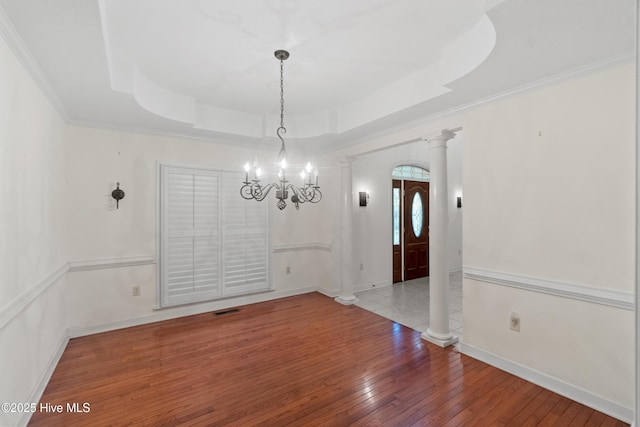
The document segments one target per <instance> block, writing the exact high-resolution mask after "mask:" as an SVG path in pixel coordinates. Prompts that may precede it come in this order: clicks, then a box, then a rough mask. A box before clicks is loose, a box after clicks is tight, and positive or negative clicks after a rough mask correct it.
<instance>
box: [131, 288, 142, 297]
mask: <svg viewBox="0 0 640 427" xmlns="http://www.w3.org/2000/svg"><path fill="white" fill-rule="evenodd" d="M131 294H132V295H133V296H134V297H139V296H140V286H134V287H133V288H131Z"/></svg>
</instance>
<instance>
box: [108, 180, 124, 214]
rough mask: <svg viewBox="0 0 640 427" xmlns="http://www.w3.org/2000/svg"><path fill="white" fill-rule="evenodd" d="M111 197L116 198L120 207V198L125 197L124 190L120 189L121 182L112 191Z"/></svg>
mask: <svg viewBox="0 0 640 427" xmlns="http://www.w3.org/2000/svg"><path fill="white" fill-rule="evenodd" d="M111 197H113V198H114V199H116V209H118V205H119V204H120V200H122V199H124V191H122V190H121V189H120V183H119V182H117V183H116V189H115V190H113V191H112V192H111Z"/></svg>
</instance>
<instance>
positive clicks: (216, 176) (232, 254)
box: [160, 166, 269, 306]
mask: <svg viewBox="0 0 640 427" xmlns="http://www.w3.org/2000/svg"><path fill="white" fill-rule="evenodd" d="M161 179H162V181H161V194H162V196H161V197H162V204H161V213H160V222H161V227H160V230H161V231H160V233H161V236H160V242H161V243H160V245H161V248H160V263H161V268H160V271H161V278H160V287H161V296H162V300H161V305H162V306H172V305H179V304H187V303H193V302H200V301H206V300H211V299H215V298H220V297H224V296H230V295H239V294H243V293H248V292H255V291H259V290H266V289H268V288H269V280H268V228H267V226H268V222H267V211H266V206H265V204H263V203H248V202H247V201H245V200H244V199H242V198H241V197H240V195H239V194H238V188H237V184H238V182H240V181H241V179H242V177H241V175H240V174H236V173H228V172H219V171H212V170H203V169H189V168H178V167H169V166H162V168H161Z"/></svg>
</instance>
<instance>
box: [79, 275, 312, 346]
mask: <svg viewBox="0 0 640 427" xmlns="http://www.w3.org/2000/svg"><path fill="white" fill-rule="evenodd" d="M311 292H315V289H314V288H313V287H311V286H309V287H305V288H298V289H294V290H290V291H283V292H261V293H257V294H251V295H245V296H240V297H235V298H229V299H224V300H217V301H209V302H203V303H200V304H191V305H187V306H179V307H174V308H171V307H168V308H163V309H161V310H157V311H155V312H154V313H151V314H147V315H144V316H139V317H134V318H130V319H125V320H118V321H115V322H109V323H102V324H99V325H91V326H79V327H71V328H69V329H67V335H68V336H69V338H78V337H84V336H87V335H93V334H99V333H102V332H108V331H115V330H117V329H124V328H130V327H132V326H140V325H146V324H149V323H155V322H162V321H164V320H170V319H177V318H179V317H185V316H192V315H194V314H201V313H206V312H208V311H216V310H223V309H227V308H232V307H238V306H242V305H249V304H256V303H260V302H265V301H270V300H274V299H279V298H286V297H291V296H296V295H302V294H308V293H311Z"/></svg>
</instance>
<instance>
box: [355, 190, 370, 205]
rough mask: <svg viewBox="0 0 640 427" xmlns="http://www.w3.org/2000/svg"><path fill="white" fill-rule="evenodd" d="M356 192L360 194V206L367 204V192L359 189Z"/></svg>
mask: <svg viewBox="0 0 640 427" xmlns="http://www.w3.org/2000/svg"><path fill="white" fill-rule="evenodd" d="M358 194H359V196H360V206H362V207H366V206H367V205H368V204H369V193H367V192H366V191H360V192H359V193H358Z"/></svg>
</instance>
